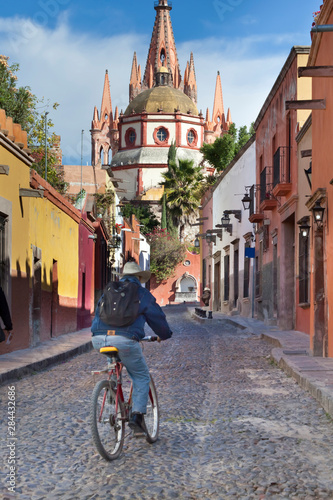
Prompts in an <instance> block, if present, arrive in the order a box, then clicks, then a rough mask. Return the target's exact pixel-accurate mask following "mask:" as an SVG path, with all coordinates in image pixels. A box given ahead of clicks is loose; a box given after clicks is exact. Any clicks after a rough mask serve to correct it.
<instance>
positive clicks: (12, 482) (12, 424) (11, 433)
mask: <svg viewBox="0 0 333 500" xmlns="http://www.w3.org/2000/svg"><path fill="white" fill-rule="evenodd" d="M7 396H8V404H7V444H6V451H7V454H6V455H7V460H6V469H7V471H8V472H7V474H6V486H7V489H8V491H10V492H12V493H15V488H16V440H17V437H16V390H15V385H9V386H8V390H7Z"/></svg>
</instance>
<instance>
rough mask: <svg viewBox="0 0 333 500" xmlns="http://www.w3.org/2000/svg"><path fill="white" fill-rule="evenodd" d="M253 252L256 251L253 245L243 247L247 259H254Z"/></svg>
mask: <svg viewBox="0 0 333 500" xmlns="http://www.w3.org/2000/svg"><path fill="white" fill-rule="evenodd" d="M255 253H256V249H255V248H254V247H246V248H245V257H247V258H248V259H254V258H255Z"/></svg>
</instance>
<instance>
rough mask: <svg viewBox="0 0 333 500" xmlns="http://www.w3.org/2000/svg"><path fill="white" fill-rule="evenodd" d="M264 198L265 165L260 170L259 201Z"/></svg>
mask: <svg viewBox="0 0 333 500" xmlns="http://www.w3.org/2000/svg"><path fill="white" fill-rule="evenodd" d="M265 199H266V167H265V168H264V170H263V171H262V172H260V203H262V202H263V201H264V200H265Z"/></svg>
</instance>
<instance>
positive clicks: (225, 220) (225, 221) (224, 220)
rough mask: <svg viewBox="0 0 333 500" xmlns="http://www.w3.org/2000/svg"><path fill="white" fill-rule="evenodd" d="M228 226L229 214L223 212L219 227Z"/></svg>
mask: <svg viewBox="0 0 333 500" xmlns="http://www.w3.org/2000/svg"><path fill="white" fill-rule="evenodd" d="M229 224H230V217H229V214H228V213H226V212H225V211H224V212H223V217H222V219H221V226H222V227H223V228H225V227H227V226H228V225H229Z"/></svg>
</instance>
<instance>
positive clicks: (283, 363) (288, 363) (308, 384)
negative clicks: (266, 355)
mask: <svg viewBox="0 0 333 500" xmlns="http://www.w3.org/2000/svg"><path fill="white" fill-rule="evenodd" d="M271 357H272V359H274V361H275V362H276V363H277V365H278V366H279V368H281V369H282V370H283V371H284V372H285V373H286V374H287V375H289V376H290V377H292V378H293V379H295V380H296V382H297V384H298V385H299V386H300V387H301V388H302V389H304V390H306V391H307V392H309V393H310V394H311V396H313V397H314V399H316V400H317V401H318V403H319V404H320V405H321V406H322V407H323V408H324V410H325V411H326V412H327V413H328V414H329V415H330V416H331V417H332V418H333V399H332V392H330V391H328V390H326V388H325V387H320V385H319V384H320V383H318V380H316V379H315V378H314V377H311V375H310V374H309V373H307V375H306V376H304V375H302V373H301V372H300V371H299V370H298V368H297V367H296V366H295V365H294V363H293V361H292V359H290V358H288V357H287V356H284V355H283V351H282V349H279V348H275V349H273V350H272V354H271Z"/></svg>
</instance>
